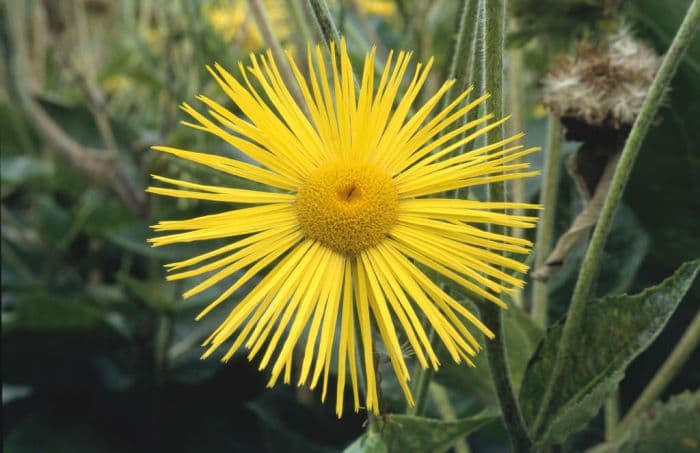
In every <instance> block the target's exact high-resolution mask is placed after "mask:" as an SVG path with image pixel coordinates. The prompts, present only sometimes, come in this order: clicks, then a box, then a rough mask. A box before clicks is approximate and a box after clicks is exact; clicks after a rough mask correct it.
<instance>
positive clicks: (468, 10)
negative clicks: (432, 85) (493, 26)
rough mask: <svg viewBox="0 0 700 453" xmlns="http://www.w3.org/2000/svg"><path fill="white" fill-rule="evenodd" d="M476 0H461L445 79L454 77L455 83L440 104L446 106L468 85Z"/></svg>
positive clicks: (477, 6) (476, 7)
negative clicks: (448, 69)
mask: <svg viewBox="0 0 700 453" xmlns="http://www.w3.org/2000/svg"><path fill="white" fill-rule="evenodd" d="M478 10H479V2H478V0H462V5H461V7H460V15H459V26H458V29H457V37H456V39H455V44H454V49H453V52H452V60H451V63H450V72H449V74H448V75H447V79H455V80H456V83H455V84H454V86H453V87H452V88H451V89H450V91H448V92H447V94H446V95H445V98H444V99H443V102H442V106H443V108H444V107H447V106H448V105H449V104H450V103H451V102H452V101H453V100H454V99H455V98H456V97H457V95H458V94H461V93H462V92H463V91H464V90H465V89H467V87H468V86H469V82H470V80H469V78H470V76H471V74H470V68H471V66H472V62H473V60H474V37H475V36H476V31H477V30H478V28H479V25H478V23H477V12H478Z"/></svg>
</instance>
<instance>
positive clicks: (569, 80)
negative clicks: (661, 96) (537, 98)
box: [544, 27, 661, 129]
mask: <svg viewBox="0 0 700 453" xmlns="http://www.w3.org/2000/svg"><path fill="white" fill-rule="evenodd" d="M660 64H661V57H660V56H659V55H657V54H656V52H655V51H654V49H652V48H651V47H649V46H648V45H647V44H645V43H643V42H640V41H638V40H636V39H635V38H634V37H633V36H632V34H631V32H630V30H629V28H627V27H623V28H622V29H621V30H620V31H619V32H617V33H615V34H614V35H611V36H610V37H609V38H608V39H607V40H606V41H605V42H602V43H599V44H598V45H596V46H592V45H590V44H587V43H581V44H579V49H578V56H576V57H575V58H570V57H563V58H561V59H560V60H559V61H558V62H557V64H556V66H555V67H554V69H553V70H552V71H551V72H550V73H549V75H547V77H546V78H545V80H544V103H545V104H546V105H547V106H548V107H549V108H550V109H551V110H552V112H554V114H555V115H557V116H559V117H572V118H577V119H579V120H582V121H584V122H585V123H587V124H589V125H591V126H607V127H612V128H615V129H619V128H620V127H623V126H629V125H631V124H632V123H633V122H634V119H635V118H636V117H637V114H638V113H639V111H640V109H641V107H642V103H643V102H644V98H645V97H646V94H647V91H648V90H649V86H650V85H651V82H652V81H653V79H654V75H655V74H656V71H657V70H658V68H659V65H660Z"/></svg>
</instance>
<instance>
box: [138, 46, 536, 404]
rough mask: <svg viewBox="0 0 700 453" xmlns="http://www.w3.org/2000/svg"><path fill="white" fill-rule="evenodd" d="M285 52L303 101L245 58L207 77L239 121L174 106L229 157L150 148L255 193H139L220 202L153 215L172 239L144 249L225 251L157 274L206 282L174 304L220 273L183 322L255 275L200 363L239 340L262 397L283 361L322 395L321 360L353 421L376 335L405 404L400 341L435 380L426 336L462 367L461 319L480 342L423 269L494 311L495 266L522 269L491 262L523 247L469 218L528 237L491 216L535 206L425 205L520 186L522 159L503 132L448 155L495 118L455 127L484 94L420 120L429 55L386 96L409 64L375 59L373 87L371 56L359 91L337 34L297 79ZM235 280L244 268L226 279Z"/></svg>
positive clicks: (190, 187) (197, 189) (372, 383)
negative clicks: (260, 374)
mask: <svg viewBox="0 0 700 453" xmlns="http://www.w3.org/2000/svg"><path fill="white" fill-rule="evenodd" d="M287 56H288V58H289V62H290V64H291V67H292V70H293V72H294V75H295V77H296V81H295V82H296V83H297V85H298V88H299V91H300V92H301V96H302V97H303V104H301V105H300V104H299V103H298V102H297V101H295V100H294V98H293V96H292V95H291V94H290V91H289V90H288V89H287V85H286V84H287V83H294V81H284V80H283V78H282V76H281V75H280V72H279V70H278V68H277V63H276V62H275V61H274V60H273V58H272V53H271V52H269V51H268V52H267V54H266V55H261V56H259V57H256V56H251V66H249V67H247V68H245V67H244V65H243V64H242V63H239V68H240V79H237V78H235V77H234V76H232V75H231V74H230V73H229V72H227V71H226V70H225V69H224V68H222V67H221V66H219V65H218V64H217V65H215V66H214V68H208V69H209V72H210V73H211V75H212V76H213V77H214V79H215V80H216V82H217V83H218V84H219V86H220V87H221V88H222V89H223V91H224V92H225V93H226V94H227V95H228V96H229V97H230V98H231V100H232V101H233V102H234V103H235V104H236V106H237V107H238V109H240V112H241V113H240V114H235V113H233V112H231V111H230V110H228V109H226V108H225V107H223V106H221V105H220V104H218V103H217V102H215V101H213V100H212V99H210V98H208V97H206V96H199V97H198V99H199V100H200V101H202V102H203V103H204V104H205V105H206V106H207V107H208V113H209V115H208V116H206V115H204V114H202V113H200V112H198V111H197V110H195V109H194V108H193V107H191V106H190V105H188V104H183V109H184V110H185V111H186V112H187V113H188V114H189V115H190V116H191V117H192V118H193V120H194V121H193V122H192V123H185V124H187V125H188V126H190V127H193V128H195V129H198V130H201V131H205V132H208V133H210V134H213V135H215V136H217V137H219V138H221V139H222V140H224V141H226V142H227V143H229V144H230V145H231V146H232V147H234V148H235V149H237V150H238V151H240V153H242V155H244V156H245V160H243V159H235V158H230V157H223V156H219V155H213V154H208V153H205V152H193V151H187V150H181V149H175V148H171V147H164V146H159V147H155V149H156V150H158V151H162V152H165V153H169V154H172V155H175V156H178V157H180V158H183V159H187V160H190V161H194V162H197V163H199V164H202V165H204V166H207V167H211V168H213V169H216V170H218V171H221V172H223V173H227V174H229V175H233V176H236V177H239V178H243V179H246V180H248V181H251V182H253V183H256V184H257V185H258V186H260V187H259V188H260V189H261V190H251V189H241V188H233V187H218V186H211V185H203V184H195V183H191V182H187V181H180V180H175V179H169V178H164V177H161V176H154V178H155V179H156V180H157V181H159V182H162V183H165V184H169V185H172V186H176V187H178V188H168V187H151V188H149V189H148V191H149V192H152V193H155V194H160V195H167V196H172V197H179V198H192V199H199V200H209V201H218V202H222V203H224V206H225V207H226V208H227V209H228V210H225V211H223V212H221V213H218V214H212V215H206V216H203V217H197V218H193V219H188V220H169V221H161V222H159V223H158V224H157V225H155V226H154V229H155V230H156V231H159V232H165V231H168V232H172V231H174V233H170V234H167V235H164V236H160V237H156V238H153V239H151V240H150V241H151V242H152V243H153V245H154V246H163V245H168V244H173V243H181V242H192V241H203V240H209V239H223V238H226V239H229V240H230V243H228V244H227V245H224V246H222V247H219V248H216V249H214V250H211V251H210V252H208V253H205V254H203V255H199V256H196V257H194V258H191V259H188V260H185V261H181V262H177V263H172V264H169V265H168V266H167V267H168V270H169V271H170V272H172V273H171V274H170V275H169V276H168V279H169V280H180V279H184V278H189V277H194V276H200V275H202V274H209V275H208V277H206V278H205V279H204V280H203V281H202V282H201V283H199V284H197V285H196V286H194V287H193V288H191V289H190V290H189V291H187V292H186V293H185V294H184V297H190V296H193V295H195V294H198V293H201V292H202V291H204V290H206V289H207V288H210V287H212V285H214V284H216V283H218V282H220V281H222V280H224V279H227V278H231V279H232V281H231V283H230V286H228V289H226V290H225V291H224V292H223V293H222V294H221V295H220V296H219V297H218V298H216V300H214V301H213V302H212V303H211V305H209V306H208V307H207V308H206V309H205V310H204V311H203V312H202V313H201V314H200V315H199V317H198V318H197V319H199V318H201V317H202V316H204V315H205V314H207V313H209V312H210V311H211V310H212V309H214V308H215V307H217V306H218V305H219V304H221V303H222V302H224V301H226V300H227V299H229V298H230V297H231V296H232V295H233V294H234V293H236V292H237V291H239V290H240V289H241V288H242V287H243V285H244V284H246V283H247V282H250V281H251V279H252V278H253V277H255V276H257V275H261V276H262V277H261V279H260V280H259V281H258V282H257V283H256V284H255V286H254V288H253V289H251V290H250V291H249V292H248V293H247V294H244V295H241V296H240V299H241V300H240V302H239V303H238V304H237V305H235V306H234V307H233V309H232V310H231V312H230V314H229V315H228V317H227V318H226V320H225V321H224V322H223V323H222V324H221V325H220V326H219V327H218V328H217V329H216V330H215V331H214V332H213V333H212V334H211V336H210V337H209V338H208V339H207V340H206V341H205V343H204V345H205V346H207V347H208V350H207V351H206V353H205V354H204V357H207V356H209V355H210V354H212V353H213V352H214V351H215V350H216V349H217V348H218V347H219V346H221V345H222V344H224V343H226V344H227V347H228V352H226V354H225V355H224V356H223V360H224V361H225V360H228V359H230V358H231V356H232V355H233V354H234V353H235V352H236V351H237V350H239V348H241V347H242V346H245V348H246V349H247V350H248V359H249V360H253V359H256V358H259V359H260V362H259V366H258V367H259V369H260V370H263V369H268V370H270V372H271V377H270V381H269V386H273V385H274V384H275V383H276V382H277V380H278V379H279V378H280V376H282V375H283V380H284V382H285V383H289V382H290V381H291V379H292V369H293V368H294V369H295V372H297V373H298V379H297V383H298V385H306V384H310V387H311V388H315V387H316V386H317V384H318V383H319V382H321V377H322V376H323V379H322V383H323V385H322V388H323V391H322V400H325V397H326V393H327V385H328V384H327V383H328V375H329V370H330V367H331V363H332V362H333V363H335V364H336V366H337V372H338V381H337V389H336V391H337V397H336V401H337V402H336V412H337V414H338V416H340V415H341V414H342V412H343V394H344V388H345V383H346V379H347V377H348V376H349V380H350V382H351V385H352V391H353V395H354V408H355V411H357V410H359V408H360V398H359V394H358V366H363V367H364V370H365V376H366V384H367V385H366V396H365V398H366V399H365V401H364V405H365V407H366V408H367V409H368V410H371V411H373V412H375V413H377V412H378V411H379V398H378V390H377V378H376V373H377V371H376V366H377V365H376V363H375V357H376V356H375V354H376V353H377V346H376V345H375V341H377V340H379V339H381V342H382V343H383V346H384V348H385V349H386V352H387V354H388V356H389V358H390V362H391V365H392V367H393V370H394V372H395V373H396V376H397V379H398V382H399V384H400V385H401V387H402V389H403V391H404V393H405V395H406V399H407V401H408V402H409V404H412V403H413V398H412V396H411V392H410V390H409V387H408V381H409V379H410V376H409V371H408V367H407V365H406V360H405V358H404V354H403V351H402V346H401V345H400V340H399V331H402V332H403V335H405V338H406V339H407V342H408V344H409V345H410V347H411V348H412V349H413V351H414V353H415V356H416V359H417V360H418V362H419V363H420V364H421V365H422V366H423V367H425V368H427V367H432V368H434V369H438V367H439V365H440V362H439V360H438V357H437V355H436V352H435V349H434V348H433V346H431V344H430V341H429V340H428V334H427V332H426V331H427V329H428V328H429V327H430V328H432V329H434V330H435V332H436V335H437V338H438V339H439V341H441V342H442V344H443V345H444V348H445V350H446V351H447V352H448V353H449V355H450V356H451V358H452V360H454V361H455V362H466V363H468V364H471V363H472V362H471V360H470V357H471V356H473V355H474V354H476V352H477V351H478V350H479V349H480V346H479V342H478V341H477V339H476V338H475V336H474V335H473V334H472V332H470V330H469V329H468V328H467V327H466V326H465V323H464V321H465V320H466V321H468V323H469V325H470V326H473V327H475V328H476V329H477V330H479V331H480V332H482V333H483V334H484V335H486V336H487V337H489V338H493V336H494V334H493V333H492V332H491V331H490V330H489V328H488V327H487V326H485V325H484V324H482V323H481V322H480V321H479V319H478V318H477V317H476V316H475V315H474V314H472V313H471V312H470V311H469V310H467V309H466V308H465V307H464V306H463V305H462V304H460V303H459V302H458V301H456V300H455V299H454V298H453V297H451V296H450V295H449V294H447V293H446V292H445V291H444V290H443V289H442V288H441V286H440V285H438V284H437V283H435V282H433V281H432V280H431V279H430V278H429V277H428V276H427V275H426V274H425V272H424V271H425V270H426V269H432V270H433V271H435V272H436V273H438V274H441V275H442V276H444V277H445V278H449V279H452V280H453V281H454V282H456V283H457V284H459V285H461V286H462V287H464V288H465V289H467V290H468V291H470V292H471V293H473V294H474V296H475V297H477V298H479V299H484V300H488V301H491V302H492V303H495V304H498V305H500V306H503V307H505V304H504V303H503V302H502V301H501V299H500V297H499V295H500V294H511V293H512V292H513V291H514V290H515V289H516V288H520V287H522V285H523V282H522V281H521V280H520V279H519V278H517V277H514V276H513V275H512V273H513V272H511V271H514V272H515V273H522V272H526V270H527V266H526V265H525V264H522V263H521V262H519V261H516V260H514V259H511V258H508V257H505V256H503V255H502V254H501V252H509V253H513V254H526V253H528V252H529V248H530V246H531V243H530V242H529V241H527V240H525V239H520V238H515V237H510V236H507V235H502V234H496V233H491V232H488V231H486V229H485V225H486V224H495V225H503V226H508V227H518V228H529V227H532V226H533V225H534V222H535V220H536V218H535V217H525V216H514V215H509V214H507V213H505V212H503V211H504V210H506V209H518V208H525V209H528V208H535V207H536V206H534V205H530V204H523V203H492V202H482V201H478V200H461V199H454V198H445V197H440V196H439V194H442V193H444V192H446V191H451V190H454V189H458V188H462V187H469V186H474V185H479V184H485V183H490V182H495V181H504V180H509V179H514V178H522V177H528V176H532V175H535V174H536V172H533V171H524V170H525V169H526V168H527V167H528V164H525V163H520V162H519V161H518V159H520V158H521V157H522V156H525V155H528V154H530V153H533V152H535V151H537V149H536V148H530V149H523V146H521V145H512V144H513V143H514V142H516V141H517V140H519V139H520V138H521V137H522V135H523V134H518V135H515V136H512V137H508V138H506V139H504V140H502V141H501V142H498V143H493V144H489V145H488V146H484V147H481V148H477V149H473V150H471V151H469V152H467V153H464V154H456V153H455V151H457V150H458V149H460V147H461V146H462V145H464V144H468V143H472V142H473V141H474V140H475V139H476V138H477V137H479V136H482V135H484V134H485V133H486V132H487V131H489V130H491V129H493V128H496V127H499V126H500V125H501V124H503V122H504V121H506V119H507V118H504V119H497V120H496V121H493V122H490V120H492V119H493V115H492V114H488V115H485V116H483V117H481V118H479V119H476V120H473V121H471V122H469V123H467V124H465V125H463V126H457V124H459V123H458V121H459V120H460V119H461V118H463V117H464V115H465V114H466V113H467V112H468V111H470V110H472V109H474V108H475V107H477V106H478V105H479V104H480V103H482V102H483V101H484V100H485V99H486V98H487V97H488V95H485V96H481V97H479V98H477V99H475V100H473V101H470V102H467V101H466V99H467V95H468V94H469V90H468V91H466V92H464V93H461V94H459V96H457V97H456V99H455V100H454V101H453V102H451V103H450V104H449V105H448V106H447V107H446V108H445V109H444V110H439V109H436V107H437V106H438V104H439V103H440V100H441V99H442V98H443V96H444V95H445V93H446V92H447V90H449V89H450V87H452V86H453V84H454V81H448V82H446V83H445V84H444V85H443V86H442V87H441V88H440V89H439V90H438V91H437V93H435V94H434V95H432V97H430V98H429V99H428V101H427V102H426V103H425V104H424V105H422V106H415V107H413V109H415V110H414V111H412V106H413V104H414V102H415V100H416V97H417V95H418V93H419V91H420V90H421V88H422V86H423V84H424V83H425V80H426V78H427V77H428V73H429V71H430V68H431V66H432V60H431V61H430V62H428V64H426V65H425V66H422V65H418V66H417V67H416V69H415V72H414V74H413V76H412V78H411V82H410V84H409V86H408V88H407V89H406V91H405V94H404V95H403V96H402V97H400V96H398V92H399V87H400V86H401V83H402V80H403V78H404V75H405V73H406V71H407V68H408V65H409V60H410V58H411V54H410V53H406V52H399V53H398V55H390V56H389V58H388V61H387V64H386V68H385V70H384V72H383V74H382V76H381V78H380V80H379V81H378V83H375V80H374V51H372V52H371V53H369V54H368V55H366V57H365V60H364V67H363V72H362V76H361V80H359V82H360V83H359V89H357V88H356V86H355V83H354V79H353V72H352V68H351V63H350V59H349V57H348V54H347V51H346V45H345V42H344V41H342V42H341V47H340V52H336V50H335V47H332V48H331V59H330V60H331V61H332V62H334V63H332V64H330V67H329V66H328V63H327V62H326V61H325V60H324V53H323V52H322V51H321V49H320V47H318V46H317V47H316V48H315V49H311V48H310V49H309V50H308V67H309V72H310V74H309V75H308V77H305V76H303V75H302V74H301V72H300V70H299V68H298V67H297V65H296V64H295V62H294V60H293V58H292V57H291V56H290V55H289V54H288V55H287ZM251 76H252V77H251ZM257 87H259V88H257ZM251 161H253V162H254V163H250V162H251ZM263 189H266V190H263ZM429 196H433V197H434V198H427V197H429ZM241 205H248V206H247V207H246V206H241ZM239 271H243V274H242V275H239V274H236V273H237V272H239ZM234 275H235V277H234ZM356 328H357V333H358V336H357V338H356V336H355V331H356ZM375 330H376V332H375ZM336 333H337V334H338V336H337V337H336ZM375 333H377V335H375ZM229 341H231V342H232V343H231V344H229ZM356 350H358V351H357V352H359V355H360V356H361V358H362V359H361V362H362V363H361V364H360V363H358V362H357V359H356V357H357V356H356Z"/></svg>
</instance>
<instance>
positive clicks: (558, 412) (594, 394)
mask: <svg viewBox="0 0 700 453" xmlns="http://www.w3.org/2000/svg"><path fill="white" fill-rule="evenodd" d="M699 268H700V260H696V261H692V262H689V263H685V264H683V265H682V266H681V267H680V268H679V269H678V270H677V271H676V272H675V273H674V274H673V275H672V276H671V277H669V278H667V279H666V280H664V281H663V282H662V283H661V284H659V285H658V286H654V287H651V288H647V289H646V290H644V291H643V292H641V293H640V294H637V295H634V296H629V295H620V296H609V297H604V298H602V299H599V300H597V301H595V302H592V303H590V304H589V305H588V306H587V307H586V309H585V311H584V314H583V322H582V326H581V333H580V335H579V336H578V337H577V339H575V340H574V341H575V344H574V347H573V348H572V354H571V355H570V356H569V357H567V358H566V359H565V360H566V364H565V370H566V372H565V375H564V376H563V377H562V378H561V379H560V380H559V382H557V383H556V385H555V387H554V394H553V396H552V402H551V404H550V407H549V410H548V412H547V413H546V414H545V416H544V419H543V420H542V424H541V427H542V429H543V431H542V432H540V433H538V435H537V442H538V443H540V444H551V443H554V442H559V441H562V440H564V439H566V438H567V436H569V435H570V434H572V433H574V432H576V431H578V430H580V429H581V428H583V427H584V426H585V425H586V423H588V422H589V421H590V420H591V419H592V418H593V417H594V416H595V415H596V414H597V412H598V410H599V409H600V406H601V405H602V404H603V402H604V401H605V398H606V397H607V396H608V395H609V394H610V393H611V392H612V391H613V390H614V389H615V388H616V387H617V384H618V383H619V382H620V380H621V379H622V378H623V376H624V372H625V368H626V367H627V365H628V364H629V363H630V362H631V361H632V360H633V359H634V358H635V357H636V356H638V355H639V354H640V353H641V352H642V351H644V350H645V349H646V348H647V347H648V346H649V345H650V344H651V342H652V341H653V340H654V339H655V338H656V336H657V335H658V334H659V333H660V332H661V331H662V330H663V328H664V326H665V325H666V322H667V321H668V319H669V318H670V317H671V314H673V312H674V310H675V309H676V307H677V306H678V304H679V303H680V301H681V299H683V296H684V295H685V293H686V292H687V290H688V288H689V287H690V285H691V284H692V282H693V280H694V279H695V276H696V274H697V272H698V269H699ZM562 330H563V321H561V322H559V323H557V324H555V325H554V326H552V328H550V329H549V331H548V332H547V334H546V335H545V337H544V339H543V340H542V342H541V343H540V345H539V347H538V350H537V352H536V353H535V355H534V356H533V357H532V359H531V360H530V363H529V364H528V367H527V370H526V372H525V378H524V380H523V384H522V388H521V390H520V405H521V408H522V411H523V417H524V418H525V420H526V422H527V424H528V425H530V426H532V424H533V422H534V421H535V418H536V416H537V412H538V410H539V408H540V404H541V399H542V395H543V394H544V391H545V386H546V385H547V382H548V380H549V376H550V373H551V370H552V367H553V366H554V360H555V357H556V354H557V348H558V346H559V342H560V339H561V335H562Z"/></svg>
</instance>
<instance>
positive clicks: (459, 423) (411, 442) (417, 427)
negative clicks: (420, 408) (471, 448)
mask: <svg viewBox="0 0 700 453" xmlns="http://www.w3.org/2000/svg"><path fill="white" fill-rule="evenodd" d="M497 418H498V410H497V409H495V408H493V407H492V408H489V409H487V410H485V411H483V412H481V413H479V414H477V415H474V416H472V417H467V418H462V419H459V420H449V421H448V420H435V419H431V418H425V417H415V416H412V415H387V416H385V417H381V418H380V421H379V423H380V424H381V425H380V427H379V432H378V433H373V432H372V433H367V434H363V435H362V436H361V437H360V438H359V439H357V440H356V441H355V442H353V443H352V444H351V445H350V446H349V447H348V448H347V449H345V453H360V452H363V453H380V452H388V453H393V452H397V453H398V452H408V451H416V452H435V453H438V452H443V451H446V450H447V449H448V448H450V446H452V444H454V443H455V442H456V441H457V440H459V439H461V438H463V437H465V436H466V435H468V434H469V433H471V432H473V431H476V430H477V429H479V428H481V427H482V426H484V425H486V424H487V423H490V422H492V421H495V420H496V419H497Z"/></svg>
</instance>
